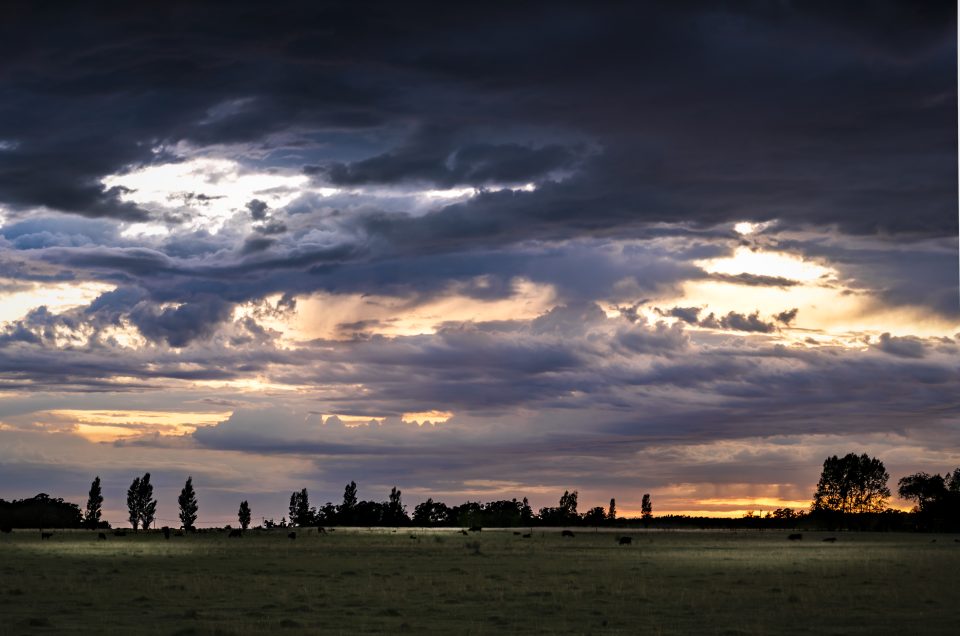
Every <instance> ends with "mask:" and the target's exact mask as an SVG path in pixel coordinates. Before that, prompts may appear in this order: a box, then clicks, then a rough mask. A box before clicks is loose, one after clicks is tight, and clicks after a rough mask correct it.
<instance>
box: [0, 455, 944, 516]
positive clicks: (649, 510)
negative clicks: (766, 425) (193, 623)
mask: <svg viewBox="0 0 960 636" xmlns="http://www.w3.org/2000/svg"><path fill="white" fill-rule="evenodd" d="M889 480H890V475H889V474H888V473H887V471H886V468H885V467H884V464H883V462H882V461H880V460H879V459H876V458H874V457H870V456H868V455H867V454H866V453H863V454H860V455H857V454H856V453H848V454H847V455H845V456H843V457H839V456H837V455H833V456H831V457H828V458H827V459H826V460H825V461H824V463H823V469H822V471H821V474H820V480H819V481H818V482H817V489H816V492H814V494H813V500H812V503H811V505H810V509H809V511H795V510H793V509H791V508H778V509H776V510H773V511H768V512H767V514H766V516H765V517H763V516H759V515H757V516H755V515H754V514H753V513H748V514H747V515H746V516H745V517H744V518H743V519H742V520H729V519H707V518H698V519H692V518H690V517H683V516H678V515H670V516H665V517H659V518H657V520H656V523H657V525H658V526H663V527H688V526H690V525H691V524H694V525H697V526H699V527H796V526H801V525H803V526H807V527H810V526H814V527H829V528H838V527H848V528H861V529H869V528H874V529H880V528H883V529H912V530H924V531H946V532H957V531H960V468H956V469H954V470H953V471H952V472H947V473H944V474H943V475H939V474H934V475H929V474H927V473H924V472H918V473H914V474H912V475H907V476H905V477H903V478H901V479H900V480H899V482H898V484H897V493H898V494H899V496H900V497H901V498H903V499H905V500H907V501H912V502H914V503H915V507H914V509H913V510H912V511H911V513H909V514H904V513H902V512H900V511H897V510H893V509H891V508H889V507H888V503H887V502H888V499H889V498H890V496H891V490H890V487H889V485H888V484H889ZM401 496H402V493H401V491H400V490H399V489H398V488H396V487H394V488H391V490H390V492H389V493H388V495H387V499H386V500H385V501H364V500H360V499H359V497H358V495H357V484H356V482H354V481H351V482H350V483H348V484H347V485H346V486H345V487H344V491H343V499H342V501H341V502H340V503H339V504H333V503H332V502H327V503H325V504H324V505H322V506H319V507H315V506H312V505H311V504H310V498H309V493H308V492H307V489H306V488H301V489H300V490H297V491H294V492H292V493H291V495H290V499H289V507H288V516H285V517H283V518H282V519H281V520H280V521H279V522H277V521H274V520H273V519H264V524H263V525H264V527H266V528H272V527H287V526H300V527H310V526H325V525H326V526H335V525H339V526H365V527H370V526H410V525H412V526H433V527H442V526H452V527H474V526H480V527H485V526H486V527H518V526H538V525H539V526H575V525H586V526H602V525H617V524H629V523H636V522H638V521H639V522H642V523H643V524H644V525H649V524H650V523H651V522H652V521H653V504H652V501H651V497H650V494H649V493H648V494H644V495H643V497H642V503H641V514H640V517H639V518H632V519H631V518H624V517H621V516H619V515H618V513H617V507H616V499H613V498H611V499H610V503H609V506H607V507H606V508H604V507H602V506H596V507H593V508H590V509H589V510H587V511H584V512H580V511H578V492H577V491H576V490H574V491H564V493H563V495H561V497H560V500H559V503H558V505H557V506H547V507H543V508H540V509H539V510H537V511H534V510H533V509H532V508H531V506H530V503H529V501H528V500H527V498H526V497H524V498H522V499H521V500H517V499H516V498H514V499H509V500H499V501H489V502H485V503H481V502H472V501H467V502H465V503H462V504H459V505H455V506H449V505H447V504H445V503H443V502H442V501H435V500H434V499H433V498H429V499H427V500H426V501H424V502H422V503H420V504H418V505H416V506H415V507H414V509H413V511H412V513H408V511H407V506H406V505H404V504H403V501H402V499H401ZM177 504H178V508H179V520H180V525H181V527H182V528H183V529H184V530H186V531H188V532H189V531H193V530H195V526H196V522H197V517H198V512H199V507H200V506H199V503H198V500H197V493H196V490H195V489H194V486H193V478H192V477H187V480H186V482H185V483H184V486H183V489H182V490H181V491H180V495H179V497H178V498H177ZM102 510H103V492H102V487H101V482H100V477H99V476H97V477H96V478H95V479H94V480H93V482H92V483H91V484H90V491H89V494H88V497H87V504H86V506H85V508H84V509H83V510H82V511H81V509H80V507H79V506H77V505H76V504H72V503H69V502H65V501H64V500H63V499H55V498H51V497H50V496H49V495H47V494H45V493H41V494H39V495H37V496H36V497H32V498H30V499H23V500H17V501H13V502H6V501H3V500H2V499H0V529H4V530H7V529H10V528H35V527H60V528H81V527H85V528H90V529H96V528H101V529H102V528H109V527H110V526H109V523H107V522H106V521H104V520H103V519H102ZM156 510H157V500H156V498H155V497H154V494H153V484H152V483H151V482H150V473H145V474H144V475H143V476H141V477H136V478H134V480H133V481H132V482H131V484H130V487H129V488H128V489H127V511H128V513H129V514H128V521H129V523H130V526H131V527H132V528H133V529H134V530H138V529H149V528H151V527H153V526H154V522H155V519H156ZM251 519H252V511H251V509H250V505H249V503H248V502H247V501H245V500H244V501H242V502H240V506H239V508H238V510H237V521H238V524H239V526H240V528H242V529H243V530H246V529H248V528H249V527H250V524H251ZM718 524H719V525H718Z"/></svg>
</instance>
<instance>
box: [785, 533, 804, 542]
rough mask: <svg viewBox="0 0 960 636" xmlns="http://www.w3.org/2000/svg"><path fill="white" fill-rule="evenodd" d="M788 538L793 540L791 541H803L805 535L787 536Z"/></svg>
mask: <svg viewBox="0 0 960 636" xmlns="http://www.w3.org/2000/svg"><path fill="white" fill-rule="evenodd" d="M787 538H788V539H789V540H791V541H800V540H801V539H803V535H802V534H799V533H798V534H791V535H789V536H787Z"/></svg>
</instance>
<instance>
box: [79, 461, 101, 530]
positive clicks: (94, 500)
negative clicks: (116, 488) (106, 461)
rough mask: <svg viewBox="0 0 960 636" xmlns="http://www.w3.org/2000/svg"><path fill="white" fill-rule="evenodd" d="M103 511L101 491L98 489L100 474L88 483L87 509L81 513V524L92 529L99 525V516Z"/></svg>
mask: <svg viewBox="0 0 960 636" xmlns="http://www.w3.org/2000/svg"><path fill="white" fill-rule="evenodd" d="M102 513H103V491H102V490H101V489H100V475H97V477H96V478H95V479H94V480H93V483H91V484H90V494H89V495H87V509H86V510H85V511H84V513H83V524H84V525H85V526H87V527H88V528H90V529H91V530H93V529H94V528H96V527H97V526H99V525H100V516H101V514H102Z"/></svg>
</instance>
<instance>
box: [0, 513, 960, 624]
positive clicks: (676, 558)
mask: <svg viewBox="0 0 960 636" xmlns="http://www.w3.org/2000/svg"><path fill="white" fill-rule="evenodd" d="M623 534H631V535H632V536H633V545H631V546H619V545H617V544H616V540H615V537H616V535H614V534H609V533H597V534H595V533H592V532H590V531H577V536H576V537H575V538H573V539H571V538H561V536H560V533H559V531H539V530H535V531H534V533H533V537H532V538H530V539H523V538H521V537H519V536H516V535H514V534H513V533H512V532H510V531H507V532H490V531H484V532H483V533H480V534H476V535H470V536H469V537H467V536H462V535H460V534H459V533H457V534H454V533H451V532H444V533H434V532H419V531H410V530H400V531H398V532H396V533H392V532H389V531H386V532H367V531H354V532H348V531H345V530H343V529H341V530H338V531H337V532H334V533H331V534H328V535H327V536H318V535H316V534H304V533H303V532H300V536H299V537H298V538H297V539H296V540H295V541H290V540H288V539H287V538H286V533H285V532H282V533H281V532H273V533H263V534H257V533H254V532H248V533H247V534H246V535H245V536H244V537H243V538H242V539H228V538H227V537H226V535H225V534H217V533H213V534H204V535H192V536H186V537H173V538H171V539H170V540H169V541H165V540H164V539H163V537H162V536H160V535H158V534H150V535H139V536H133V535H132V534H131V535H128V536H126V537H114V536H112V535H110V536H109V538H108V540H107V541H98V540H97V535H96V533H86V532H57V533H56V534H55V535H54V537H53V538H52V539H50V540H47V541H41V539H40V537H39V534H38V533H36V532H26V531H17V532H14V533H13V534H11V535H0V634H33V633H58V634H59V633H70V632H74V633H116V634H125V635H127V636H129V635H130V634H138V635H143V634H270V633H288V634H298V633H334V634H364V633H411V634H423V633H436V634H485V633H525V634H530V633H539V634H555V633H577V634H722V635H734V634H871V635H876V634H954V635H955V634H960V609H958V608H960V586H958V585H957V584H956V576H957V574H958V572H960V543H958V542H956V541H955V539H954V537H953V536H947V535H941V536H934V535H915V534H848V533H840V534H837V535H833V536H837V537H839V540H838V541H837V542H836V543H832V544H831V543H825V542H823V541H821V539H822V538H823V537H825V536H827V535H824V534H816V533H807V534H805V535H804V538H803V540H802V541H798V542H790V541H788V540H787V538H786V533H781V532H769V531H768V532H762V533H761V532H737V533H734V532H710V533H706V532H703V533H699V532H655V531H652V532H646V533H645V532H639V531H637V532H633V533H626V532H625V533H623ZM411 535H413V536H414V537H416V538H411ZM934 539H936V542H932V541H933V540H934Z"/></svg>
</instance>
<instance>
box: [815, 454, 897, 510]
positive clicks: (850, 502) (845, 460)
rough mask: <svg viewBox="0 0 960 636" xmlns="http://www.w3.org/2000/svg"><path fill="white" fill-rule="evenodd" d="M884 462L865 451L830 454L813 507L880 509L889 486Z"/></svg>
mask: <svg viewBox="0 0 960 636" xmlns="http://www.w3.org/2000/svg"><path fill="white" fill-rule="evenodd" d="M889 479H890V475H889V474H888V473H887V470H886V468H884V466H883V462H882V461H880V460H879V459H876V458H874V457H870V456H869V455H867V454H866V453H863V454H862V455H857V454H856V453H848V454H846V455H844V456H843V457H837V456H836V455H834V456H832V457H828V458H827V459H826V460H824V462H823V471H822V472H821V474H820V481H819V482H818V483H817V491H816V492H815V493H814V495H813V509H814V510H817V511H832V512H839V513H862V512H881V511H883V509H884V508H885V507H886V503H887V498H889V497H890V489H889V488H888V487H887V481H888V480H889Z"/></svg>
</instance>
